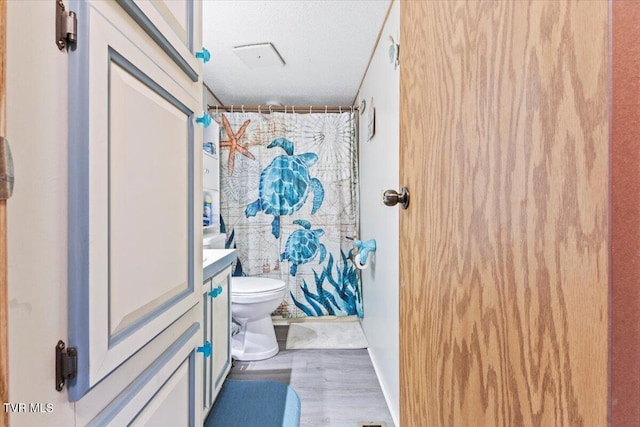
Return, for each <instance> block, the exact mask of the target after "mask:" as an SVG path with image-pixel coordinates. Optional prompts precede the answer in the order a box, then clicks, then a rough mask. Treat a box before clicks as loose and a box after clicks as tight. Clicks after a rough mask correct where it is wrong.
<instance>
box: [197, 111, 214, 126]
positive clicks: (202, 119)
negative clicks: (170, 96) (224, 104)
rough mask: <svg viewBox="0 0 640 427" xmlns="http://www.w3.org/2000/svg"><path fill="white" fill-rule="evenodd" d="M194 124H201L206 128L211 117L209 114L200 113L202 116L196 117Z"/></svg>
mask: <svg viewBox="0 0 640 427" xmlns="http://www.w3.org/2000/svg"><path fill="white" fill-rule="evenodd" d="M196 123H202V125H203V126H204V127H206V128H208V127H209V125H210V124H211V116H210V115H209V113H202V116H200V117H196Z"/></svg>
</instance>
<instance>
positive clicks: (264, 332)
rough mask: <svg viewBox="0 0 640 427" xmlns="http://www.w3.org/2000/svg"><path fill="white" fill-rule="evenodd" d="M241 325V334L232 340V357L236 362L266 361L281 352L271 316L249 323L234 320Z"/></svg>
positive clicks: (242, 320) (244, 320)
mask: <svg viewBox="0 0 640 427" xmlns="http://www.w3.org/2000/svg"><path fill="white" fill-rule="evenodd" d="M234 320H235V321H236V322H238V323H239V324H240V332H238V333H237V334H236V335H234V336H233V337H232V338H231V357H232V358H234V359H236V360H241V361H250V360H264V359H268V358H270V357H273V356H275V355H276V354H278V352H279V351H280V347H279V346H278V340H277V339H276V332H275V329H274V328H273V322H272V321H271V316H270V315H268V316H265V317H262V318H260V319H256V320H251V321H248V320H246V319H234Z"/></svg>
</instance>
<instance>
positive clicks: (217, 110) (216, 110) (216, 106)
mask: <svg viewBox="0 0 640 427" xmlns="http://www.w3.org/2000/svg"><path fill="white" fill-rule="evenodd" d="M217 114H218V106H217V105H216V115H217Z"/></svg>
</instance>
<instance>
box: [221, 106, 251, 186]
mask: <svg viewBox="0 0 640 427" xmlns="http://www.w3.org/2000/svg"><path fill="white" fill-rule="evenodd" d="M249 123H251V120H247V121H246V122H244V123H243V124H242V126H240V129H238V132H236V133H233V130H232V129H231V123H229V120H228V119H227V117H226V116H225V115H224V114H223V115H222V125H223V126H224V129H225V131H226V132H227V137H228V138H229V139H228V140H227V141H220V148H221V149H222V148H228V149H229V160H228V161H227V174H228V175H229V176H231V175H233V166H234V164H235V156H236V151H239V152H240V153H242V154H244V155H245V156H247V157H248V158H250V159H251V160H255V159H256V158H255V157H254V156H253V154H251V152H249V150H247V149H246V147H243V146H242V145H240V140H241V139H242V137H243V136H244V132H245V131H246V130H247V126H249Z"/></svg>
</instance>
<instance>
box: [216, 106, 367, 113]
mask: <svg viewBox="0 0 640 427" xmlns="http://www.w3.org/2000/svg"><path fill="white" fill-rule="evenodd" d="M207 108H208V109H209V111H211V110H218V111H220V110H222V111H226V112H233V113H265V114H266V113H270V112H278V113H281V112H282V113H299V114H308V113H346V112H348V111H358V107H354V106H351V105H349V106H340V105H338V106H336V105H329V106H327V105H324V106H322V105H316V106H314V105H307V106H305V105H284V106H281V105H209V104H207Z"/></svg>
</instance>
